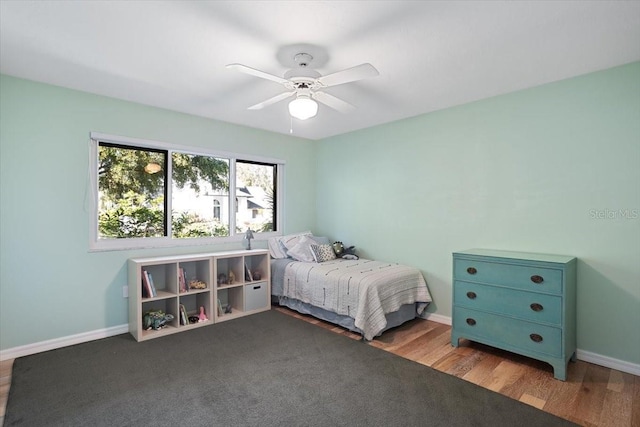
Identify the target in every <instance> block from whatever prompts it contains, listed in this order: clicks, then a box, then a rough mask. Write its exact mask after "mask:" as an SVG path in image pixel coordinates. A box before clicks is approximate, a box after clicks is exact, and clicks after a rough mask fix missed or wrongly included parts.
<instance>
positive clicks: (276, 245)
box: [267, 237, 287, 259]
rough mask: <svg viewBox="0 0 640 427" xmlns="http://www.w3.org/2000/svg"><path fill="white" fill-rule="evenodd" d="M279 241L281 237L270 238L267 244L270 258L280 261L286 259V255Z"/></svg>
mask: <svg viewBox="0 0 640 427" xmlns="http://www.w3.org/2000/svg"><path fill="white" fill-rule="evenodd" d="M280 239H281V237H271V238H270V239H269V240H268V242H267V243H268V245H269V253H270V254H271V258H274V259H280V258H286V257H287V253H286V252H285V250H284V248H283V247H282V245H280Z"/></svg>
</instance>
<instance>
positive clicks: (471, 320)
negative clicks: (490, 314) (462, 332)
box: [467, 318, 476, 326]
mask: <svg viewBox="0 0 640 427" xmlns="http://www.w3.org/2000/svg"><path fill="white" fill-rule="evenodd" d="M475 324H476V321H475V319H472V318H468V319H467V325H469V326H474V325H475Z"/></svg>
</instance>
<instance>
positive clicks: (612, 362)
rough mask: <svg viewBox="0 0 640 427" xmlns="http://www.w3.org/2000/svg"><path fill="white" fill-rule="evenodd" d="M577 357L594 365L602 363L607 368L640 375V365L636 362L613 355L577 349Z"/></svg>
mask: <svg viewBox="0 0 640 427" xmlns="http://www.w3.org/2000/svg"><path fill="white" fill-rule="evenodd" d="M576 357H577V358H578V360H582V361H585V362H589V363H593V364H594V365H600V366H604V367H605V368H611V369H615V370H616V371H621V372H626V373H628V374H633V375H638V376H640V365H639V364H636V363H631V362H625V361H624V360H619V359H614V358H613V357H609V356H603V355H601V354H597V353H592V352H590V351H586V350H580V349H577V350H576Z"/></svg>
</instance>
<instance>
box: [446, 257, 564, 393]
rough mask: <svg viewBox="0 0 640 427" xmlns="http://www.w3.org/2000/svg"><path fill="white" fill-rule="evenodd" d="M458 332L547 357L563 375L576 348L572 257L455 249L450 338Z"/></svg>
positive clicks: (455, 340) (455, 343)
mask: <svg viewBox="0 0 640 427" xmlns="http://www.w3.org/2000/svg"><path fill="white" fill-rule="evenodd" d="M460 338H466V339H469V340H472V341H477V342H480V343H483V344H487V345H490V346H493V347H498V348H501V349H504V350H508V351H511V352H514V353H518V354H522V355H525V356H528V357H531V358H534V359H538V360H542V361H544V362H547V363H549V364H550V365H551V366H552V367H553V372H554V377H555V378H557V379H559V380H562V381H565V380H566V378H567V364H568V362H569V359H571V360H573V361H575V353H576V259H575V258H574V257H570V256H562V255H546V254H536V253H524V252H508V251H496V250H489V249H471V250H467V251H461V252H455V253H454V254H453V326H452V328H451V344H452V345H453V346H454V347H457V346H458V340H459V339H460Z"/></svg>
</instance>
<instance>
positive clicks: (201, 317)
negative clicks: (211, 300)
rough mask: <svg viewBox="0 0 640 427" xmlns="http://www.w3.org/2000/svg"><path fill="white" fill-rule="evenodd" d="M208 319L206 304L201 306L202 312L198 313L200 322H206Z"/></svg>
mask: <svg viewBox="0 0 640 427" xmlns="http://www.w3.org/2000/svg"><path fill="white" fill-rule="evenodd" d="M207 320H209V318H208V317H207V315H206V314H205V313H204V306H200V314H198V322H206V321H207Z"/></svg>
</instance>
